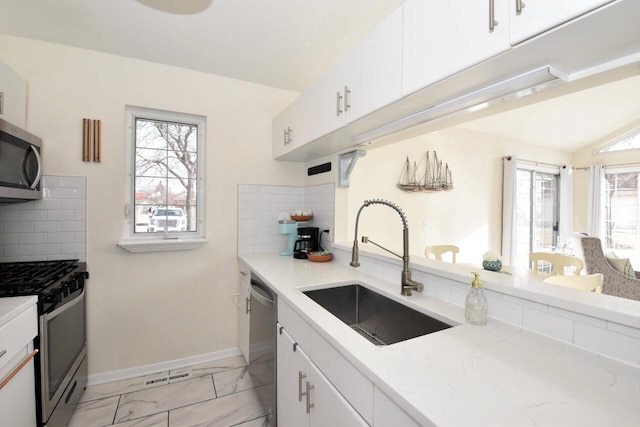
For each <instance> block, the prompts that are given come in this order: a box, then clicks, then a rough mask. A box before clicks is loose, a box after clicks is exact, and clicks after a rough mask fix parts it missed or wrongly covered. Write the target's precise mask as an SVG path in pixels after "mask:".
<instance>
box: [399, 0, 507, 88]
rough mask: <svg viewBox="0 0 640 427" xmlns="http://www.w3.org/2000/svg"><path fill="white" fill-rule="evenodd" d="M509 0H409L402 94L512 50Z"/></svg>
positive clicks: (404, 33) (407, 5) (405, 13)
mask: <svg viewBox="0 0 640 427" xmlns="http://www.w3.org/2000/svg"><path fill="white" fill-rule="evenodd" d="M508 1H509V0H489V1H451V0H429V1H424V0H408V1H407V2H406V3H405V4H404V29H403V39H404V44H403V55H402V56H403V59H402V61H403V62H402V95H403V96H404V95H409V94H411V93H413V92H416V91H417V90H420V89H423V88H425V87H427V86H429V85H431V84H433V83H435V82H437V81H439V80H442V79H444V78H446V77H448V76H451V75H453V74H455V73H457V72H459V71H462V70H464V69H465V68H468V67H470V66H472V65H474V64H477V63H479V62H481V61H483V60H485V59H488V58H491V57H493V56H495V55H497V54H499V53H501V52H504V51H506V50H508V49H509V48H510V44H509V5H508ZM490 16H492V17H493V19H492V20H490Z"/></svg>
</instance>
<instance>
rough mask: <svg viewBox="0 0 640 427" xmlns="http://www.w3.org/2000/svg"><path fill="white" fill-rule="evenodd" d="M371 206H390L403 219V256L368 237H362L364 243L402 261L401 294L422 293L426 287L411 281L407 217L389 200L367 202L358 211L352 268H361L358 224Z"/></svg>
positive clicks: (352, 252) (352, 250)
mask: <svg viewBox="0 0 640 427" xmlns="http://www.w3.org/2000/svg"><path fill="white" fill-rule="evenodd" d="M369 205H385V206H389V207H390V208H392V209H393V210H395V211H396V212H398V214H400V218H401V219H402V249H403V254H402V255H398V254H397V253H395V252H393V251H390V250H389V249H387V248H385V247H382V246H380V245H379V244H377V243H376V242H374V241H373V240H370V239H369V238H368V237H367V236H362V243H371V244H373V245H376V246H377V247H379V248H380V249H384V250H385V251H387V252H389V253H390V254H393V255H395V256H397V257H398V258H401V259H402V262H403V267H402V277H401V281H400V294H401V295H406V296H411V291H416V292H422V291H423V289H424V285H423V284H422V283H420V282H416V281H415V280H412V279H411V271H410V270H409V225H408V224H407V217H406V216H405V214H404V212H402V209H400V208H399V207H398V206H397V205H396V204H394V203H391V202H389V201H387V200H380V199H373V200H365V201H364V203H363V205H362V206H360V209H359V210H358V215H357V216H356V234H355V237H354V239H353V248H352V249H351V262H350V263H349V264H350V265H351V267H360V254H359V249H358V222H359V221H360V213H361V212H362V209H364V208H366V207H367V206H369Z"/></svg>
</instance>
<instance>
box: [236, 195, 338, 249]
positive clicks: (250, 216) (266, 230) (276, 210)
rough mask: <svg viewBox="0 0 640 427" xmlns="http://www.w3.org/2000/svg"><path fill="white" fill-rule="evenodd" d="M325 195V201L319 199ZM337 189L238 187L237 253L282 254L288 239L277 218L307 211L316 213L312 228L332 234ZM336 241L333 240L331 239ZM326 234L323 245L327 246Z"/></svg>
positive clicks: (311, 222) (327, 247) (310, 223)
mask: <svg viewBox="0 0 640 427" xmlns="http://www.w3.org/2000/svg"><path fill="white" fill-rule="evenodd" d="M318 194H322V195H323V197H322V201H320V202H319V201H317V200H316V195H318ZM333 194H334V185H333V184H324V185H316V186H311V187H293V186H282V185H247V184H241V185H238V196H237V200H238V225H237V227H238V231H237V233H238V253H239V254H246V253H259V252H279V251H281V250H285V248H286V246H287V237H286V236H284V235H281V234H280V230H279V227H278V215H279V214H280V213H281V212H286V213H287V214H289V213H291V212H292V211H294V210H298V209H305V210H312V211H313V214H314V216H313V219H312V220H311V221H310V222H309V225H310V226H313V227H318V228H320V230H323V229H329V230H331V231H333V223H334V221H333V211H334V209H333V207H334V201H333V199H334V196H333ZM331 240H333V239H331ZM326 243H327V239H326V234H325V235H324V236H323V240H322V245H323V247H324V248H326V249H329V248H330V246H327V245H326Z"/></svg>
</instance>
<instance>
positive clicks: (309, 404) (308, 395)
mask: <svg viewBox="0 0 640 427" xmlns="http://www.w3.org/2000/svg"><path fill="white" fill-rule="evenodd" d="M313 388H315V387H314V386H312V385H311V383H309V381H307V390H306V393H305V395H306V396H307V414H309V413H311V408H313V407H315V406H316V405H315V404H314V403H311V389H313Z"/></svg>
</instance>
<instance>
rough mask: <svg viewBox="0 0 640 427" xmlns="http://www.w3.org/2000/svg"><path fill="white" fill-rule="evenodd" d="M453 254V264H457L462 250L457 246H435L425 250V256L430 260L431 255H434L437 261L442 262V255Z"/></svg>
mask: <svg viewBox="0 0 640 427" xmlns="http://www.w3.org/2000/svg"><path fill="white" fill-rule="evenodd" d="M449 252H450V253H451V262H452V263H453V264H455V263H456V254H457V253H458V252H460V248H458V247H457V246H455V245H434V246H427V247H426V248H424V256H426V257H427V258H429V256H430V255H433V256H434V258H435V259H436V260H437V261H442V255H444V254H446V253H449Z"/></svg>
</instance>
